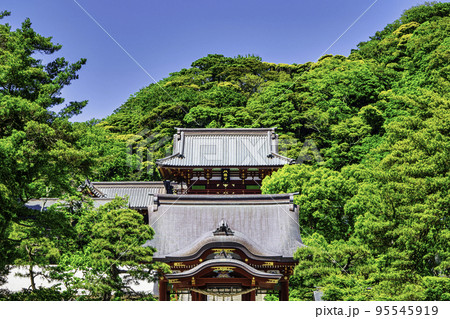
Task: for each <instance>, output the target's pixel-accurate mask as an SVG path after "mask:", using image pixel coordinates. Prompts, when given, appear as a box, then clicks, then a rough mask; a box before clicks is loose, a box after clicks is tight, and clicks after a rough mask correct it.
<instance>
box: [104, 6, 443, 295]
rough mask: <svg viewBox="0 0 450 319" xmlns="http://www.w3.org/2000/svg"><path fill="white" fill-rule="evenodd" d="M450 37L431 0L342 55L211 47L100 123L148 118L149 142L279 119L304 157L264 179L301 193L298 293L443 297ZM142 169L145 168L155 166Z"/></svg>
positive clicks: (129, 128) (127, 131)
mask: <svg viewBox="0 0 450 319" xmlns="http://www.w3.org/2000/svg"><path fill="white" fill-rule="evenodd" d="M449 35H450V4H448V3H443V4H434V5H431V4H428V5H425V6H419V7H414V8H411V9H409V10H407V11H405V12H404V14H403V15H402V16H401V17H400V19H398V20H397V21H395V22H393V23H392V24H390V25H388V26H386V28H385V29H384V30H382V31H380V32H377V33H376V34H375V35H374V36H373V37H371V38H370V40H369V41H366V42H361V43H360V44H359V45H358V47H357V48H356V49H355V50H353V51H352V53H351V54H350V55H349V56H348V57H344V56H332V55H326V56H323V57H322V58H321V59H319V61H318V62H317V63H306V64H299V65H296V64H294V65H287V64H272V63H267V62H263V61H262V59H261V58H259V57H255V56H238V57H235V58H229V57H224V56H221V55H208V56H207V57H204V58H201V59H199V60H197V61H195V62H194V63H192V66H191V68H190V69H183V70H181V71H179V72H175V73H172V74H171V75H170V76H169V77H168V78H166V79H164V80H162V81H160V82H159V83H157V84H153V85H150V86H148V87H146V88H144V89H142V90H140V91H139V92H137V93H136V94H134V95H133V96H132V97H131V98H130V99H129V100H128V101H127V102H126V103H125V104H124V105H122V106H121V107H120V108H118V109H117V110H116V112H115V113H114V114H112V115H111V116H109V117H108V118H106V119H105V120H103V121H102V122H100V124H99V125H98V126H99V127H102V128H103V129H106V130H107V131H109V132H111V133H112V135H105V136H107V137H108V138H111V136H113V139H114V141H116V142H117V143H119V140H121V139H122V141H125V140H127V139H130V137H131V135H132V134H136V133H137V132H140V131H141V130H144V129H148V130H150V132H149V134H152V136H154V139H153V140H151V142H154V144H155V146H154V147H152V146H150V149H152V150H154V149H155V148H156V147H159V146H161V143H159V141H160V140H161V139H163V137H171V135H172V134H173V133H174V127H277V128H278V129H277V131H278V132H279V134H280V135H281V136H280V138H281V139H282V140H283V139H284V140H286V141H287V145H285V146H284V150H285V151H286V152H285V155H287V156H290V157H293V158H299V159H300V160H301V162H302V165H292V166H287V167H285V168H284V169H282V170H281V171H279V172H278V173H276V174H274V175H273V176H272V177H269V178H266V180H265V181H264V183H263V190H264V191H265V192H266V193H279V192H300V195H299V196H297V197H296V203H297V204H298V205H299V207H300V221H299V225H300V228H301V232H302V236H303V239H304V242H305V243H306V244H307V245H308V246H309V247H308V248H307V249H305V250H301V251H299V252H298V253H297V257H298V258H299V261H300V264H299V266H298V267H297V268H296V273H295V274H296V275H295V278H294V279H293V282H292V285H293V286H294V287H295V289H294V291H293V292H291V298H294V299H295V298H297V299H303V300H311V298H312V292H313V291H314V290H316V288H315V287H322V289H323V291H324V292H325V296H324V298H326V299H333V300H341V299H345V300H355V299H356V300H372V299H376V300H385V299H386V300H444V299H445V300H448V299H450V280H449V279H448V275H449V273H450V249H449V242H450V230H449V225H450V221H449V211H450V194H449V189H450V175H449V167H450V137H449V130H450V110H449V106H450V105H449V104H450V100H449V97H450V82H449V80H450V36H449ZM96 129H99V128H98V127H97V128H96ZM131 138H133V137H131ZM134 138H135V139H139V136H135V137H134ZM305 141H310V142H309V143H310V144H311V141H312V142H313V143H314V144H313V145H314V146H315V147H314V148H311V147H309V148H308V147H306V148H303V146H304V143H305ZM310 144H308V145H310ZM169 147H170V142H168V143H166V144H163V145H162V146H161V147H160V151H159V153H158V152H156V154H155V156H154V157H152V158H150V160H149V161H148V162H144V163H143V165H150V166H151V165H154V162H153V160H154V159H156V158H158V157H162V156H163V155H164V154H165V153H166V150H165V148H169ZM302 148H303V149H302ZM317 151H318V152H319V153H320V154H313V153H312V152H317ZM308 152H309V153H310V154H309V155H310V156H309V157H308V156H307V155H308V154H307V153H308ZM99 155H100V157H101V156H102V154H99ZM103 155H104V156H108V153H105V154H103ZM109 155H111V154H109ZM317 155H320V157H318V156H317ZM299 156H300V157H299ZM114 157H115V158H119V157H116V156H114ZM304 159H310V161H304ZM315 159H319V161H318V162H317V161H316V160H315ZM103 163H105V162H103ZM125 163H126V159H125V157H124V154H122V164H123V166H121V167H120V166H119V167H105V166H104V165H101V166H98V168H97V169H98V172H99V175H98V177H97V178H99V179H102V178H103V179H104V178H111V179H122V178H123V179H127V178H130V176H132V174H133V172H131V171H130V170H129V168H128V166H126V165H125ZM127 169H128V170H127ZM148 172H150V174H147V175H146V174H141V175H139V177H140V178H146V179H158V178H159V177H158V176H157V175H154V174H153V175H152V174H151V173H152V172H153V171H152V170H148ZM122 173H125V175H121V174H122ZM127 174H128V175H127Z"/></svg>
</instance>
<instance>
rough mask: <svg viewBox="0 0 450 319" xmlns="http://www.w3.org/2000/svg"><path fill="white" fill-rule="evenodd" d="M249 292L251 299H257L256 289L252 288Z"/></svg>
mask: <svg viewBox="0 0 450 319" xmlns="http://www.w3.org/2000/svg"><path fill="white" fill-rule="evenodd" d="M248 294H249V298H250V301H255V300H256V290H252V291H250V292H249V293H248Z"/></svg>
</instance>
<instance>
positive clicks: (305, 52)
mask: <svg viewBox="0 0 450 319" xmlns="http://www.w3.org/2000/svg"><path fill="white" fill-rule="evenodd" d="M423 2H424V1H415V0H378V1H375V0H347V1H336V0H316V1H302V0H297V1H287V0H286V1H284V0H278V1H265V0H259V1H253V0H249V1H246V0H227V1H214V0H201V1H186V0H185V1H178V0H168V1H161V0H160V1H142V0H141V1H138V0H75V1H74V0H2V2H1V4H0V10H9V11H11V12H12V15H11V16H10V17H7V18H5V19H4V20H3V21H2V22H1V23H9V24H10V25H11V26H12V28H13V29H16V28H18V27H20V24H21V22H22V21H23V20H24V19H25V18H27V17H29V18H30V19H31V22H32V23H33V28H34V29H35V30H36V31H37V32H38V33H40V34H42V35H44V36H52V37H53V40H54V42H56V43H60V44H62V45H63V48H62V49H61V50H60V51H59V52H58V55H57V56H64V57H65V58H67V59H68V60H69V61H72V62H75V61H76V60H78V59H79V58H87V64H86V65H85V66H84V67H83V69H82V70H81V71H80V73H79V75H80V78H79V79H78V80H75V81H74V82H73V83H72V84H71V85H70V86H68V87H67V88H65V89H64V90H63V97H65V98H66V102H68V101H72V100H89V104H88V105H87V106H86V107H85V109H84V111H83V113H82V114H81V115H79V116H77V117H74V118H73V120H75V121H86V120H89V119H92V118H104V117H106V116H107V115H109V114H111V113H112V112H113V111H114V110H115V109H116V108H118V107H119V106H120V105H122V104H123V103H124V102H125V101H126V100H127V99H128V98H129V97H130V95H132V94H133V93H135V92H137V91H138V90H139V89H141V88H143V87H145V86H147V85H149V84H151V83H153V79H155V80H161V79H163V78H165V77H167V76H168V75H169V73H171V72H176V71H178V70H180V69H182V68H188V67H189V66H190V64H191V63H192V62H193V61H195V60H197V59H199V58H201V57H203V56H206V55H207V54H210V53H217V54H223V55H225V56H232V57H233V56H237V55H239V54H240V55H245V54H255V55H259V56H260V57H262V59H263V61H267V62H274V63H305V62H308V61H317V59H318V58H319V57H320V56H321V55H322V54H323V53H324V52H325V50H327V48H329V47H330V45H332V44H333V43H334V42H335V41H336V40H337V39H338V38H339V37H340V36H341V35H342V34H343V33H344V32H345V31H346V30H347V29H348V28H349V26H351V25H352V24H353V23H354V22H355V20H357V19H358V17H360V16H361V14H363V13H364V12H365V11H366V10H367V9H368V8H369V7H370V6H371V5H372V7H370V9H369V10H368V11H367V12H366V13H365V14H364V15H363V16H362V17H360V19H359V20H358V21H357V22H356V23H354V25H353V26H352V27H351V28H350V29H349V30H348V31H347V32H346V33H345V34H344V35H342V37H340V38H339V40H338V41H337V42H336V43H335V44H334V45H333V46H332V47H331V48H330V49H329V50H328V51H327V52H326V53H331V54H342V55H348V54H349V53H350V50H351V49H353V48H356V45H357V44H358V43H359V42H361V41H366V40H368V38H369V37H370V36H372V35H373V34H374V33H375V32H376V31H378V30H382V29H383V28H384V27H385V26H386V24H388V23H391V22H393V21H394V20H396V19H397V18H399V17H400V15H401V14H402V12H403V11H404V10H406V9H408V8H410V7H411V6H414V5H417V4H421V3H423ZM443 2H448V1H443ZM77 3H78V4H79V5H80V6H82V7H83V8H84V9H85V10H86V11H87V12H88V13H89V14H90V15H91V16H92V17H93V18H94V19H95V20H97V22H98V23H99V24H100V25H101V26H102V27H103V28H104V29H105V30H106V31H107V32H108V33H109V34H110V35H111V36H112V37H114V38H115V40H116V41H117V42H118V43H119V44H120V45H121V46H122V47H123V48H124V49H125V50H126V51H127V52H128V53H129V54H130V55H131V56H132V57H133V58H134V59H135V61H137V62H138V63H139V64H140V65H141V66H142V68H144V69H145V70H146V72H144V70H142V68H140V67H139V66H138V65H137V64H136V62H135V61H133V59H131V58H130V57H129V56H128V55H127V54H126V53H125V52H124V51H123V50H122V49H121V48H120V47H119V46H118V45H117V44H116V43H115V42H114V41H113V40H112V39H111V38H110V37H109V36H108V35H107V34H106V33H105V32H104V31H103V30H102V29H101V28H100V27H99V26H98V25H97V24H96V23H95V22H94V21H93V20H92V19H91V18H90V17H89V16H88V15H87V14H86V13H85V12H84V11H83V10H82V9H81V8H80V6H79V5H78V4H77ZM374 3H375V4H374ZM54 57H56V55H53V56H50V57H49V58H52V59H53V58H54ZM149 75H150V76H149Z"/></svg>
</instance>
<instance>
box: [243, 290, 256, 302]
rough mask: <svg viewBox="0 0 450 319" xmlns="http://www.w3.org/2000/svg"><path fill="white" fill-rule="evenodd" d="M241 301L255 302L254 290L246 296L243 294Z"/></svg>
mask: <svg viewBox="0 0 450 319" xmlns="http://www.w3.org/2000/svg"><path fill="white" fill-rule="evenodd" d="M243 289H244V288H243ZM241 300H242V301H255V300H256V290H253V291H250V292H248V293H246V294H243V295H242V299H241Z"/></svg>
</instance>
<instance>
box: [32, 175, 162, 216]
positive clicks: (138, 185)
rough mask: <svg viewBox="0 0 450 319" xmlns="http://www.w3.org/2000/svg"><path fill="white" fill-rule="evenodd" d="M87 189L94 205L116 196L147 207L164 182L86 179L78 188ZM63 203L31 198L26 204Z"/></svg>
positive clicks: (132, 205)
mask: <svg viewBox="0 0 450 319" xmlns="http://www.w3.org/2000/svg"><path fill="white" fill-rule="evenodd" d="M83 189H87V190H88V193H89V194H90V195H91V196H92V197H93V198H92V199H93V201H94V207H99V206H101V205H104V204H106V203H109V202H111V201H112V200H113V199H114V198H115V197H116V196H119V197H128V206H129V207H130V208H133V209H147V207H148V206H150V205H151V203H152V202H153V195H155V194H165V193H166V189H165V187H164V182H91V181H89V180H86V181H85V183H84V184H83V185H81V186H80V188H79V190H83ZM57 202H59V203H62V204H64V203H65V202H64V200H60V199H58V198H41V199H32V200H30V201H28V202H27V204H26V206H27V207H28V208H31V209H36V210H42V209H47V208H48V207H49V206H51V205H53V204H55V203H57Z"/></svg>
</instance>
